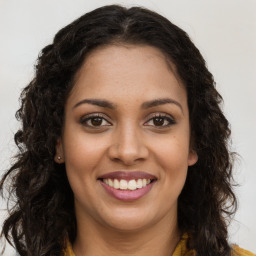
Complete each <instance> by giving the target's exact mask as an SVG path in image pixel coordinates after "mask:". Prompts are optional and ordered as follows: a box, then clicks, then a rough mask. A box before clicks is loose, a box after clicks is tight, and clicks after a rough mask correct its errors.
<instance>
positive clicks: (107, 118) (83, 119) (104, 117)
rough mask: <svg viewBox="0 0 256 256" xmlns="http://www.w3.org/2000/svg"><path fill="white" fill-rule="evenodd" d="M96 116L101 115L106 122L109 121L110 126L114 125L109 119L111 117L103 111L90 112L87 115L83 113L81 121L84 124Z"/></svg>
mask: <svg viewBox="0 0 256 256" xmlns="http://www.w3.org/2000/svg"><path fill="white" fill-rule="evenodd" d="M95 117H100V118H102V119H104V120H105V121H106V122H108V123H109V125H107V126H110V125H112V123H111V122H110V121H109V117H108V116H107V115H106V114H103V113H99V112H95V113H90V114H87V115H83V116H82V117H81V118H80V120H79V122H80V123H81V124H82V125H84V124H85V122H86V121H88V120H90V119H91V118H95ZM102 126H106V125H102ZM102 126H99V127H102ZM88 127H92V126H88Z"/></svg>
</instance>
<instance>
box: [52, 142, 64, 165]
mask: <svg viewBox="0 0 256 256" xmlns="http://www.w3.org/2000/svg"><path fill="white" fill-rule="evenodd" d="M55 150H56V153H55V156H54V161H55V162H56V163H57V164H63V163H64V162H65V159H64V151H63V143H62V140H61V138H59V139H58V140H57V143H56V146H55Z"/></svg>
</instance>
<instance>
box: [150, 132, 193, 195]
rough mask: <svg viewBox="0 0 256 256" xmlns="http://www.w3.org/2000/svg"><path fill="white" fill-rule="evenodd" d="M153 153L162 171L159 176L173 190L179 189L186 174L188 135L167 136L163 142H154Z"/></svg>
mask: <svg viewBox="0 0 256 256" xmlns="http://www.w3.org/2000/svg"><path fill="white" fill-rule="evenodd" d="M154 148H155V150H154V151H155V152H156V153H155V155H156V159H157V163H158V165H159V166H160V167H161V169H162V172H161V176H160V178H162V179H163V180H164V183H165V184H166V186H169V187H170V188H173V189H171V190H172V191H173V190H181V189H182V187H183V185H184V182H185V180H186V176H187V170H188V156H189V155H188V154H189V138H188V136H183V138H181V137H175V136H173V137H172V138H168V139H166V140H165V143H159V144H155V147H154Z"/></svg>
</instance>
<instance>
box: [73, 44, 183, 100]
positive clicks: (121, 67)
mask: <svg viewBox="0 0 256 256" xmlns="http://www.w3.org/2000/svg"><path fill="white" fill-rule="evenodd" d="M184 92H185V89H184V85H183V84H182V82H181V80H180V78H179V76H178V75H177V72H176V70H175V66H174V65H173V64H172V63H171V62H170V60H168V59H167V58H166V56H165V55H164V54H163V53H162V52H161V51H160V50H158V49H157V48H155V47H151V46H147V45H128V44H125V45H109V46H105V47H100V48H98V49H96V50H94V51H92V52H91V53H90V54H89V55H88V56H87V57H86V59H85V61H84V63H83V65H82V67H81V68H80V70H79V71H78V73H77V74H76V77H75V85H74V88H73V90H72V93H71V95H70V98H74V97H75V98H81V97H94V98H95V97H96V96H97V98H99V97H100V98H105V97H108V98H111V97H112V96H113V95H115V96H119V98H120V99H122V98H127V97H130V98H131V99H134V98H135V96H136V98H138V99H141V100H151V99H152V98H156V97H166V96H168V94H169V96H173V95H174V96H175V97H178V98H182V97H183V96H184ZM135 94H136V95H135ZM77 100H78V99H77Z"/></svg>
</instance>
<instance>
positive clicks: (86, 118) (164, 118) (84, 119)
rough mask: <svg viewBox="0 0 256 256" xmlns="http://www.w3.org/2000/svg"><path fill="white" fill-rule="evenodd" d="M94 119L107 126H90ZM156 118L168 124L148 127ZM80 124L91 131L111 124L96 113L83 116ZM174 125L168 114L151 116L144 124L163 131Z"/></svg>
mask: <svg viewBox="0 0 256 256" xmlns="http://www.w3.org/2000/svg"><path fill="white" fill-rule="evenodd" d="M96 118H99V119H100V120H101V122H107V123H108V124H104V125H102V123H101V124H100V125H98V126H97V125H93V124H92V120H93V119H96ZM156 118H159V119H162V120H161V121H163V122H164V124H165V123H166V122H168V124H165V125H160V126H157V125H148V123H149V122H150V121H152V122H154V120H156ZM89 121H90V122H91V124H88V122H89ZM80 123H81V124H82V125H84V126H86V127H89V128H92V129H100V128H102V127H104V126H111V125H112V124H111V123H110V122H109V121H108V120H107V119H106V118H105V116H104V115H102V114H100V113H97V114H90V115H86V116H83V117H82V118H81V120H80ZM174 124H176V122H175V120H174V119H173V117H171V116H170V115H168V114H160V113H158V114H153V116H152V117H151V118H150V119H149V120H148V121H147V122H145V123H144V125H145V126H153V127H155V128H157V129H163V128H166V127H169V126H171V125H174Z"/></svg>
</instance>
